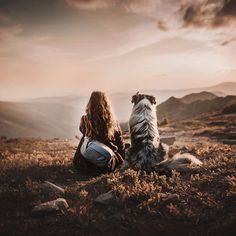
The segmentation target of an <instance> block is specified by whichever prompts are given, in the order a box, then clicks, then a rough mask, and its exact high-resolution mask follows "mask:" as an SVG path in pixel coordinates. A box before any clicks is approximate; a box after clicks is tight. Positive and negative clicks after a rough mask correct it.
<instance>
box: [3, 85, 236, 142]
mask: <svg viewBox="0 0 236 236" xmlns="http://www.w3.org/2000/svg"><path fill="white" fill-rule="evenodd" d="M202 91H205V92H202ZM207 91H208V92H207ZM209 91H211V92H209ZM140 92H145V93H147V94H152V95H154V96H156V98H157V101H158V104H159V105H158V106H157V111H158V118H159V119H162V118H163V117H164V116H165V115H166V116H167V117H168V118H169V119H170V120H178V119H182V118H188V117H194V116H196V115H198V114H201V113H203V112H213V111H216V110H221V109H222V110H223V109H224V108H226V107H227V106H229V105H230V104H234V102H235V96H227V97H218V96H225V95H229V94H233V95H236V83H233V82H228V83H222V84H218V85H216V86H213V87H209V88H204V89H200V88H199V89H198V88H197V89H188V90H148V91H147V90H146V91H141V90H140ZM190 93H191V94H190ZM132 95H133V93H116V94H111V95H110V99H111V102H112V104H113V108H114V111H115V113H116V115H117V118H118V120H119V121H120V122H126V121H127V120H128V119H129V116H130V113H131V109H132V104H131V97H132ZM171 96H172V97H171ZM173 96H175V97H173ZM88 99H89V98H88V97H81V96H64V97H49V98H37V99H30V100H24V101H17V102H5V101H2V102H0V136H7V137H41V138H55V137H56V138H73V137H74V136H75V135H77V134H78V126H79V122H80V117H81V116H82V115H83V114H84V111H85V107H86V104H87V102H88ZM166 99H167V100H166ZM165 100H166V101H165ZM163 101H165V102H163ZM161 102H163V103H161ZM160 103H161V104H160ZM232 109H234V106H231V108H230V109H228V110H229V111H231V110H232ZM226 110H227V109H226Z"/></svg>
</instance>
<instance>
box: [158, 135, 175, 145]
mask: <svg viewBox="0 0 236 236" xmlns="http://www.w3.org/2000/svg"><path fill="white" fill-rule="evenodd" d="M175 140H176V138H175V136H168V137H162V138H161V141H162V142H163V143H165V144H167V145H173V144H174V142H175Z"/></svg>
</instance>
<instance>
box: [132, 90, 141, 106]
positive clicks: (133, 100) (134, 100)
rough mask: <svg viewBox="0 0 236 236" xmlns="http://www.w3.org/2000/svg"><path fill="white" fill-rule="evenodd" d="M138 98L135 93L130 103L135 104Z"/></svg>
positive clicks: (137, 94)
mask: <svg viewBox="0 0 236 236" xmlns="http://www.w3.org/2000/svg"><path fill="white" fill-rule="evenodd" d="M138 97H139V92H137V93H136V94H135V95H134V96H133V97H132V100H131V102H132V103H134V104H136V103H137V100H138Z"/></svg>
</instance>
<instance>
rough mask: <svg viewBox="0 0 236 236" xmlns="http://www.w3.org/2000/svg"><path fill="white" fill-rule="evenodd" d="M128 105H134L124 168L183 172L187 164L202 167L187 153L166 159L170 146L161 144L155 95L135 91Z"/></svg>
mask: <svg viewBox="0 0 236 236" xmlns="http://www.w3.org/2000/svg"><path fill="white" fill-rule="evenodd" d="M131 102H132V103H133V104H134V105H133V109H132V113H131V116H130V119H129V130H130V139H131V146H130V148H129V149H128V150H127V152H126V162H125V164H124V165H125V166H126V167H134V168H137V169H144V170H148V169H152V168H153V167H162V168H168V169H176V170H186V169H187V168H188V167H189V165H191V166H192V165H201V164H202V162H201V161H199V160H198V159H197V158H196V157H194V156H192V155H191V154H189V153H184V154H180V153H177V154H176V155H175V156H173V157H172V158H169V157H168V151H169V147H168V146H167V145H166V144H163V143H162V142H161V140H160V135H159V132H158V126H157V115H156V99H155V97H154V96H151V95H147V94H140V93H139V92H138V93H136V94H135V95H134V96H133V97H132V101H131Z"/></svg>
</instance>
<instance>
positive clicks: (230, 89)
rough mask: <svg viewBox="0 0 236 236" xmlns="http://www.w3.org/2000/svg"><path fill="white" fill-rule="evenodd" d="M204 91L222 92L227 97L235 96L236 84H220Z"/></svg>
mask: <svg viewBox="0 0 236 236" xmlns="http://www.w3.org/2000/svg"><path fill="white" fill-rule="evenodd" d="M206 91H211V92H223V93H224V94H228V95H236V83H235V82H224V83H220V84H217V85H214V86H211V87H208V88H206Z"/></svg>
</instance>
